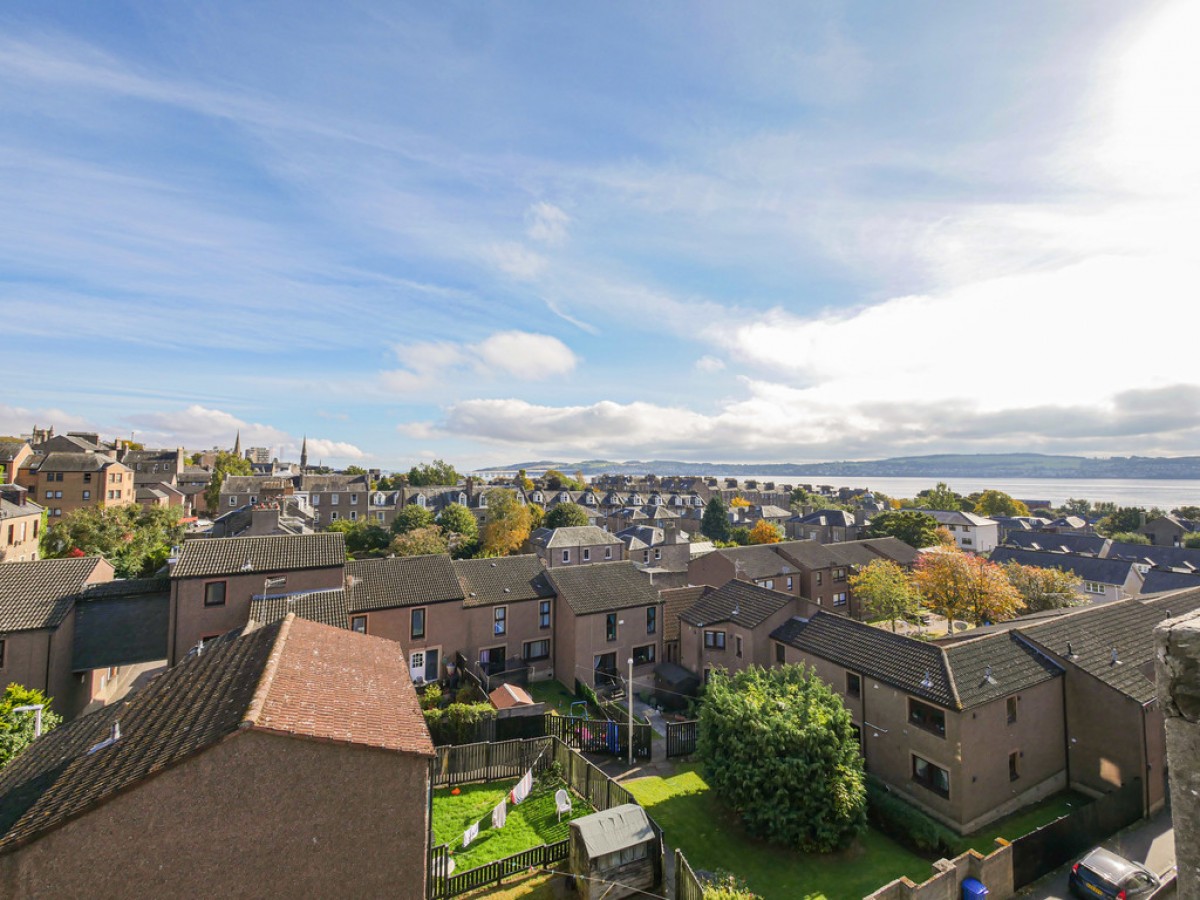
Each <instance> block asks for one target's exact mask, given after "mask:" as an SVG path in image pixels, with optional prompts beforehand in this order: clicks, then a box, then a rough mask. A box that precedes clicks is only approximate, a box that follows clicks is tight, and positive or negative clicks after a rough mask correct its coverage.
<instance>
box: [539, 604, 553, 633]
mask: <svg viewBox="0 0 1200 900" xmlns="http://www.w3.org/2000/svg"><path fill="white" fill-rule="evenodd" d="M549 627H550V601H549V600H543V601H541V602H540V603H538V628H549Z"/></svg>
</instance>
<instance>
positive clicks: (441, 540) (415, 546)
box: [391, 525, 450, 556]
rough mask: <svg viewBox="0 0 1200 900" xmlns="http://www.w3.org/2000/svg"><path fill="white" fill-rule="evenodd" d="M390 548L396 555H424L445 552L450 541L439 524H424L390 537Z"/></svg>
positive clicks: (448, 547)
mask: <svg viewBox="0 0 1200 900" xmlns="http://www.w3.org/2000/svg"><path fill="white" fill-rule="evenodd" d="M391 549H392V552H393V553H395V554H396V555H397V556H424V555H426V554H430V553H446V552H447V551H448V550H449V549H450V542H449V541H448V540H447V538H446V532H445V531H443V530H442V528H441V527H440V526H438V525H425V526H423V527H421V528H413V529H412V530H411V531H406V532H404V533H403V534H398V535H396V537H395V538H393V539H392V547H391Z"/></svg>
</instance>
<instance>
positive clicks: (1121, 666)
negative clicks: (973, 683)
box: [1018, 590, 1200, 703]
mask: <svg viewBox="0 0 1200 900" xmlns="http://www.w3.org/2000/svg"><path fill="white" fill-rule="evenodd" d="M1197 609H1200V590H1191V591H1182V592H1179V593H1174V594H1165V595H1162V596H1159V597H1155V598H1154V599H1148V600H1142V599H1133V600H1118V601H1116V602H1114V603H1103V604H1100V605H1097V606H1085V607H1082V608H1080V609H1077V610H1073V611H1071V612H1069V613H1067V614H1066V615H1063V616H1058V617H1057V618H1054V619H1051V620H1050V621H1048V622H1044V623H1039V624H1034V625H1029V626H1024V627H1021V628H1019V629H1018V632H1019V633H1020V634H1021V635H1022V636H1024V637H1025V638H1026V639H1028V640H1029V641H1032V642H1033V643H1034V644H1036V645H1037V646H1039V647H1041V648H1043V649H1045V650H1047V651H1049V652H1050V653H1053V654H1055V655H1056V656H1058V657H1061V658H1062V659H1064V660H1067V661H1068V662H1070V663H1072V664H1073V665H1076V666H1078V667H1079V668H1081V669H1083V670H1084V671H1085V672H1088V673H1090V674H1092V675H1094V676H1095V677H1096V678H1098V679H1100V680H1101V681H1103V682H1104V683H1105V684H1107V685H1109V686H1110V687H1112V688H1114V689H1115V690H1118V691H1120V692H1121V693H1123V694H1125V695H1126V696H1129V697H1132V698H1133V699H1134V700H1136V701H1138V702H1139V703H1147V702H1149V701H1150V700H1153V699H1154V696H1155V687H1154V681H1153V680H1152V678H1153V675H1152V674H1151V673H1152V672H1153V669H1152V668H1150V667H1151V666H1152V664H1153V662H1154V626H1156V625H1157V624H1158V623H1159V622H1162V621H1163V620H1164V619H1167V618H1170V617H1171V616H1181V615H1183V614H1185V613H1190V612H1194V611H1195V610H1197ZM1068 644H1069V645H1070V648H1069V649H1070V651H1071V652H1073V653H1074V655H1073V656H1068V655H1067V654H1068ZM1114 648H1116V651H1117V660H1118V661H1117V662H1116V663H1115V664H1114V663H1113V659H1112V653H1113V649H1114Z"/></svg>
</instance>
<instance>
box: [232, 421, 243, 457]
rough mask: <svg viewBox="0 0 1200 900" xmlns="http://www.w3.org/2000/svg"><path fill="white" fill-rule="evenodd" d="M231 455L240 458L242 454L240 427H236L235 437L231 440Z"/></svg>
mask: <svg viewBox="0 0 1200 900" xmlns="http://www.w3.org/2000/svg"><path fill="white" fill-rule="evenodd" d="M233 455H234V456H236V457H238V458H239V459H240V458H241V455H242V429H240V428H239V429H238V433H237V438H235V439H234V442H233Z"/></svg>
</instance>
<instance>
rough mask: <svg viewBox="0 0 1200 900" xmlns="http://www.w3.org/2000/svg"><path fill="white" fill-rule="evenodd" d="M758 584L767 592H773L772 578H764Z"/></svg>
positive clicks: (773, 582) (773, 583)
mask: <svg viewBox="0 0 1200 900" xmlns="http://www.w3.org/2000/svg"><path fill="white" fill-rule="evenodd" d="M759 584H761V585H762V586H763V587H765V588H766V589H767V590H770V591H773V590H775V579H774V578H764V579H763V580H762V581H760V582H759Z"/></svg>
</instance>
